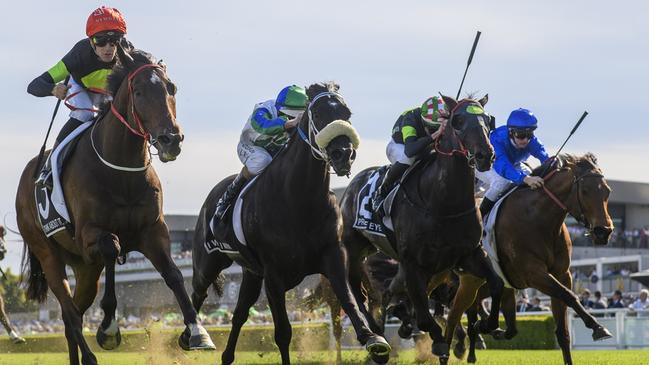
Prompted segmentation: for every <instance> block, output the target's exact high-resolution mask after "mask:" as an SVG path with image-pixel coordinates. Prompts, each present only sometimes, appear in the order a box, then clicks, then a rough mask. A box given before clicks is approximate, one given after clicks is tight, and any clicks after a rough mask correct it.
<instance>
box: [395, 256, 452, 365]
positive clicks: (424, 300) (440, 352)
mask: <svg viewBox="0 0 649 365" xmlns="http://www.w3.org/2000/svg"><path fill="white" fill-rule="evenodd" d="M401 267H403V269H404V271H405V275H406V286H407V288H408V294H409V296H410V301H411V302H412V306H413V308H414V310H415V318H416V319H417V327H419V329H420V330H422V331H426V332H428V333H429V335H430V338H431V339H432V340H433V348H432V352H433V355H435V356H438V357H439V361H440V363H442V364H446V362H447V361H448V357H449V346H448V344H447V343H446V341H445V340H444V335H443V334H442V328H441V327H440V326H439V325H438V324H437V322H435V320H434V319H433V316H432V315H431V314H430V312H429V310H428V291H427V286H428V283H429V282H430V281H431V280H430V279H431V274H429V273H426V272H423V271H421V270H420V269H419V267H418V265H417V263H416V262H414V261H413V262H410V264H408V262H404V263H403V265H401ZM436 276H437V277H440V276H441V275H440V274H438V275H436Z"/></svg>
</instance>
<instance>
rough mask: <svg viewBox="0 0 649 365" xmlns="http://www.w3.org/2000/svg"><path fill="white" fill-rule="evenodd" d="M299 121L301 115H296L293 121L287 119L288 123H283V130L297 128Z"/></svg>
mask: <svg viewBox="0 0 649 365" xmlns="http://www.w3.org/2000/svg"><path fill="white" fill-rule="evenodd" d="M300 119H302V114H300V115H298V116H297V117H295V118H293V119H289V120H288V121H286V123H284V129H285V130H289V129H293V128H295V127H297V124H298V123H299V122H300Z"/></svg>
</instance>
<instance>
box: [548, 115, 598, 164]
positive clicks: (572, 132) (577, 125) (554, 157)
mask: <svg viewBox="0 0 649 365" xmlns="http://www.w3.org/2000/svg"><path fill="white" fill-rule="evenodd" d="M587 115H588V112H587V111H585V110H584V114H582V115H581V118H579V120H578V121H577V124H575V126H574V127H573V128H572V130H571V131H570V134H569V135H568V138H566V140H565V141H563V144H562V145H561V147H559V150H558V151H557V153H555V154H554V156H552V158H551V159H552V160H556V158H557V156H559V153H561V150H562V149H563V146H565V145H566V143H568V140H569V139H570V137H572V135H573V134H575V131H576V130H577V128H579V126H580V125H581V122H583V121H584V119H585V118H586V116H587ZM551 165H553V163H552V164H549V165H548V166H546V168H545V169H544V171H543V173H542V174H541V176H545V173H546V172H548V168H550V166H551Z"/></svg>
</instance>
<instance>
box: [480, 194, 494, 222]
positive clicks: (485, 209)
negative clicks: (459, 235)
mask: <svg viewBox="0 0 649 365" xmlns="http://www.w3.org/2000/svg"><path fill="white" fill-rule="evenodd" d="M494 204H496V202H493V201H491V200H490V199H488V198H483V199H482V203H480V215H481V216H482V219H484V218H485V217H486V216H487V214H489V212H490V211H491V208H493V207H494Z"/></svg>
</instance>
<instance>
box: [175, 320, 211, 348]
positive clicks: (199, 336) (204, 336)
mask: <svg viewBox="0 0 649 365" xmlns="http://www.w3.org/2000/svg"><path fill="white" fill-rule="evenodd" d="M186 332H189V335H190V336H189V341H188V344H189V346H188V348H189V350H209V351H212V350H216V346H214V342H212V339H211V338H210V334H209V333H207V330H206V329H205V328H204V327H203V326H201V325H200V324H198V323H193V324H190V325H189V326H187V327H186V328H185V331H183V333H182V334H181V335H180V337H179V338H178V343H179V344H180V341H181V338H182V337H183V335H185V333H186ZM180 347H183V346H182V345H180ZM183 349H184V347H183Z"/></svg>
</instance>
